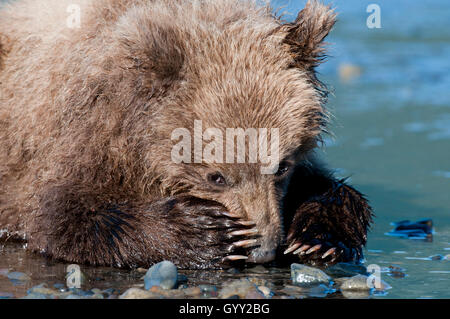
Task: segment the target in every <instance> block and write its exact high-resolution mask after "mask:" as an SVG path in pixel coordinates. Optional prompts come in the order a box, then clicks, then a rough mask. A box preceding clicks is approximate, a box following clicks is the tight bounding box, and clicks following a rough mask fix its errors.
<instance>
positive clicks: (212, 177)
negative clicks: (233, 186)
mask: <svg viewBox="0 0 450 319" xmlns="http://www.w3.org/2000/svg"><path fill="white" fill-rule="evenodd" d="M208 181H209V182H210V183H212V184H214V185H218V186H225V185H226V184H227V182H226V180H225V177H223V175H222V174H220V173H217V172H216V173H212V174H208Z"/></svg>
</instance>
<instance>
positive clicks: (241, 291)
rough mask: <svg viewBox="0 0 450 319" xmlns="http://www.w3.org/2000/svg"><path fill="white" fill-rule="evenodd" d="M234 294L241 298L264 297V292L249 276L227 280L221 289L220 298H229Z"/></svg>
mask: <svg viewBox="0 0 450 319" xmlns="http://www.w3.org/2000/svg"><path fill="white" fill-rule="evenodd" d="M232 296H239V298H244V299H245V298H252V299H260V298H264V294H263V293H262V292H261V291H260V290H259V289H258V287H257V286H256V285H255V284H254V283H252V282H250V281H249V280H248V278H244V279H237V280H233V281H229V282H226V283H225V284H224V285H223V287H222V289H220V291H219V298H223V299H227V298H230V297H232Z"/></svg>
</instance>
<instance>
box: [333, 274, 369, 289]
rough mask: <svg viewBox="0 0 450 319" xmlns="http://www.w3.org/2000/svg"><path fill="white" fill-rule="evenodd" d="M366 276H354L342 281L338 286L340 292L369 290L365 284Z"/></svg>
mask: <svg viewBox="0 0 450 319" xmlns="http://www.w3.org/2000/svg"><path fill="white" fill-rule="evenodd" d="M367 278H368V277H367V276H364V275H356V276H353V277H351V278H348V279H346V280H344V281H343V282H342V284H341V286H340V288H341V290H370V287H369V285H368V284H367Z"/></svg>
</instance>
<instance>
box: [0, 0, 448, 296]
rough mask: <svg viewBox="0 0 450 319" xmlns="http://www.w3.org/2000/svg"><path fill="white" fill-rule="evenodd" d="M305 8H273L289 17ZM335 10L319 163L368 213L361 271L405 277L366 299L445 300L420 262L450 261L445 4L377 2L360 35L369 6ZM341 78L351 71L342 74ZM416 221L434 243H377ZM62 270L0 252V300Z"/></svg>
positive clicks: (354, 1) (198, 278)
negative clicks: (16, 275) (376, 14)
mask: <svg viewBox="0 0 450 319" xmlns="http://www.w3.org/2000/svg"><path fill="white" fill-rule="evenodd" d="M304 2H305V1H284V0H281V1H273V3H274V5H286V7H285V9H284V10H286V11H289V12H297V11H298V9H299V8H301V7H302V6H303V4H304ZM334 3H335V5H336V6H337V11H338V12H339V13H340V15H339V22H338V24H337V26H336V28H335V31H334V32H333V34H332V35H331V36H330V37H329V38H328V42H330V43H331V44H332V45H331V46H330V50H331V51H330V55H331V57H330V58H329V60H328V62H327V63H326V64H324V65H323V66H321V67H320V68H319V70H320V73H321V79H322V80H324V82H326V83H327V84H328V85H329V86H330V88H331V89H332V91H333V93H334V96H333V95H332V96H330V101H329V107H330V109H331V111H332V112H333V113H334V115H335V116H334V118H333V121H332V125H331V128H332V131H333V132H334V134H335V137H334V138H326V139H325V146H324V149H323V152H324V156H325V158H326V159H327V161H328V162H329V163H330V166H331V167H334V168H336V172H337V174H338V175H339V176H343V177H344V176H351V177H350V181H351V182H352V183H353V185H355V186H356V187H357V188H358V189H360V190H361V191H363V192H364V193H366V194H367V196H368V198H369V199H370V201H371V204H372V206H373V208H374V211H375V214H376V219H375V224H374V227H373V229H372V231H371V233H370V234H369V240H368V245H367V249H366V252H365V255H366V262H365V265H366V266H367V265H370V264H377V265H379V266H380V267H381V269H382V271H383V270H384V268H385V267H389V266H398V267H401V268H403V269H404V271H403V272H404V274H405V275H406V276H398V277H394V276H390V275H389V274H388V273H387V272H382V273H381V276H382V279H383V280H385V281H386V282H387V283H389V284H390V285H391V286H392V289H390V290H388V291H387V294H385V295H378V296H373V298H450V291H449V287H450V261H449V260H431V259H430V258H428V257H430V256H433V255H437V254H441V255H447V254H450V197H449V191H450V160H449V159H450V90H449V88H450V72H449V70H450V58H449V56H450V2H448V1H447V0H435V1H427V2H425V1H410V0H409V1H408V0H399V1H389V0H383V1H381V0H378V1H376V3H377V4H379V5H380V7H381V19H382V20H381V24H382V28H381V29H368V28H367V26H366V18H367V16H368V13H366V7H367V5H368V4H370V3H372V2H371V1H361V0H351V1H350V0H345V1H334ZM292 17H293V16H292V14H291V15H290V16H289V15H287V16H286V18H288V19H292ZM349 69H350V70H356V72H353V73H352V72H350V73H351V74H350V75H346V74H343V73H345V70H349ZM339 70H341V71H339ZM340 73H341V74H340ZM352 74H353V75H352ZM358 74H359V75H358ZM421 218H432V219H433V221H434V225H435V233H434V236H433V241H432V242H425V241H420V240H408V239H401V238H396V237H388V236H386V235H385V233H386V232H388V231H390V230H391V229H393V226H391V225H390V223H391V222H394V221H399V220H405V219H410V220H418V219H421ZM65 267H66V265H65V264H61V263H55V262H51V261H47V260H45V259H43V258H40V257H38V256H34V255H30V254H28V253H26V252H25V251H24V250H23V249H22V248H21V247H20V246H17V245H12V244H8V245H7V246H5V247H4V249H3V250H2V251H1V252H0V296H1V293H12V294H14V296H15V297H21V296H23V295H25V293H26V290H27V289H28V288H30V287H32V286H34V285H37V284H40V283H42V282H47V283H49V285H52V284H54V283H64V282H65ZM5 269H10V270H14V271H21V272H24V273H27V274H29V275H30V276H31V278H32V280H31V281H27V282H25V283H23V284H21V283H20V282H11V281H10V280H9V279H7V278H6V277H4V276H1V272H2V271H3V272H4V271H5ZM82 269H83V271H84V272H86V274H87V275H88V276H89V278H90V282H89V283H88V284H87V287H83V288H92V287H97V288H100V289H104V288H111V287H112V288H116V289H118V290H119V291H123V290H125V289H126V288H128V287H130V286H132V285H135V284H142V280H141V279H140V277H141V276H142V274H140V273H137V272H135V271H134V272H133V271H131V272H130V271H124V270H117V269H110V268H88V267H83V268H82ZM184 273H185V274H186V275H187V276H188V278H189V280H190V281H189V282H188V283H189V285H195V284H200V283H212V284H220V282H221V281H223V280H224V279H227V278H230V277H231V278H237V277H240V276H261V277H263V278H265V279H268V280H270V281H272V282H274V283H275V285H276V286H278V287H281V286H283V285H284V284H286V283H288V282H289V273H288V270H286V269H285V270H277V269H275V270H273V271H272V272H271V273H266V274H258V273H252V272H250V273H248V272H247V273H243V274H239V275H230V274H228V273H226V272H205V271H199V272H184ZM337 297H339V296H337Z"/></svg>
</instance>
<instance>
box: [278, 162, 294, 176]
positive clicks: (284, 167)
mask: <svg viewBox="0 0 450 319" xmlns="http://www.w3.org/2000/svg"><path fill="white" fill-rule="evenodd" d="M291 166H292V165H291V163H289V162H287V161H282V162H280V164H279V165H278V171H277V172H276V173H275V176H283V175H285V174H286V173H287V172H288V171H289V169H290V168H291Z"/></svg>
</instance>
